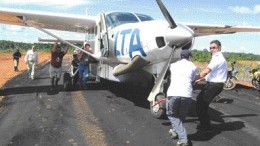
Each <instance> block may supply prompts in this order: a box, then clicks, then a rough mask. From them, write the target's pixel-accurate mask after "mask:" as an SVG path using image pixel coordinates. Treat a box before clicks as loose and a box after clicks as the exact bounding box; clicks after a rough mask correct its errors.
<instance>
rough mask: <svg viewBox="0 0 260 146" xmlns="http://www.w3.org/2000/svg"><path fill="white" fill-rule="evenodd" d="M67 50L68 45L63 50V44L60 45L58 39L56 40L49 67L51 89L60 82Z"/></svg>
mask: <svg viewBox="0 0 260 146" xmlns="http://www.w3.org/2000/svg"><path fill="white" fill-rule="evenodd" d="M67 52H68V46H67V45H66V46H65V48H64V49H63V51H62V50H61V46H60V45H58V41H56V42H55V44H54V46H53V48H52V50H51V64H50V68H49V72H50V77H51V90H54V87H55V86H56V87H57V86H58V82H59V80H60V77H61V74H62V59H63V57H64V55H65V54H66V53H67ZM54 83H55V85H54Z"/></svg>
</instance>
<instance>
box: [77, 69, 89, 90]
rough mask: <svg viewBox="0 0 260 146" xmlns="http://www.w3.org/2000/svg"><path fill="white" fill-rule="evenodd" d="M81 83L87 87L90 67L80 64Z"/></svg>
mask: <svg viewBox="0 0 260 146" xmlns="http://www.w3.org/2000/svg"><path fill="white" fill-rule="evenodd" d="M78 68H79V83H80V84H81V85H86V84H87V81H88V78H89V65H82V64H79V67H78Z"/></svg>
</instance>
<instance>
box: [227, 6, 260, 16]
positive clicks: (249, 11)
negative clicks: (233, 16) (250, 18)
mask: <svg viewBox="0 0 260 146" xmlns="http://www.w3.org/2000/svg"><path fill="white" fill-rule="evenodd" d="M228 9H230V10H231V11H233V12H235V13H240V14H259V13H260V5H255V6H254V8H252V9H251V8H248V7H245V6H232V7H228Z"/></svg>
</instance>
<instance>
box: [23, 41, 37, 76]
mask: <svg viewBox="0 0 260 146" xmlns="http://www.w3.org/2000/svg"><path fill="white" fill-rule="evenodd" d="M24 61H25V63H26V65H27V70H28V72H29V78H30V79H32V80H34V78H35V69H36V66H37V65H38V52H37V51H36V48H35V46H34V45H33V46H32V49H30V50H28V51H27V52H26V55H25V57H24Z"/></svg>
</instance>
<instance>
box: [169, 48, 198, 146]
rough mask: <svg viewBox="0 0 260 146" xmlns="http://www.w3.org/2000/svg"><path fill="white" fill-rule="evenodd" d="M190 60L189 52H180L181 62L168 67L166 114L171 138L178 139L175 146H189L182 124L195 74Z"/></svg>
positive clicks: (187, 108)
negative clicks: (168, 81) (169, 124)
mask: <svg viewBox="0 0 260 146" xmlns="http://www.w3.org/2000/svg"><path fill="white" fill-rule="evenodd" d="M191 58H192V55H191V52H190V51H189V50H182V51H181V60H179V61H177V62H175V63H173V64H171V65H170V71H171V75H170V78H171V83H170V86H169V88H168V90H167V100H166V114H167V116H168V119H169V120H170V122H171V125H172V129H170V130H169V133H170V134H171V135H172V138H177V137H178V138H179V141H178V142H177V146H186V145H189V144H188V138H187V132H186V129H185V127H184V126H183V124H182V122H183V121H184V120H185V117H186V115H187V113H188V110H189V107H190V104H191V102H192V99H191V98H192V91H193V87H192V86H193V83H194V81H195V79H196V74H197V67H196V66H195V65H194V64H193V63H192V62H191Z"/></svg>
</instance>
